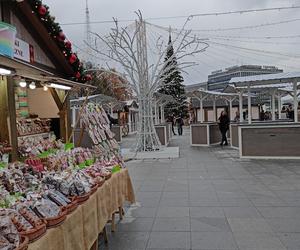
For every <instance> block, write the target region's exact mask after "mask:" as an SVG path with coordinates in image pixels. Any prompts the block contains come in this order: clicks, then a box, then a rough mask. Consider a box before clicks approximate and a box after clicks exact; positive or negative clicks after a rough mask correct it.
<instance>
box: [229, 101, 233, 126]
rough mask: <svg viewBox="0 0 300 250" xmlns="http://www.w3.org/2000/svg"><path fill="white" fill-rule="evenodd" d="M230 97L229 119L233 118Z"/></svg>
mask: <svg viewBox="0 0 300 250" xmlns="http://www.w3.org/2000/svg"><path fill="white" fill-rule="evenodd" d="M232 101H233V100H232V99H229V119H230V121H231V120H233V119H232Z"/></svg>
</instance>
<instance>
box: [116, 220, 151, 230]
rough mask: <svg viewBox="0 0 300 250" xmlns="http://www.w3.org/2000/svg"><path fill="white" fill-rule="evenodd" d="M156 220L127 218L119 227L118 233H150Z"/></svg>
mask: <svg viewBox="0 0 300 250" xmlns="http://www.w3.org/2000/svg"><path fill="white" fill-rule="evenodd" d="M153 222H154V218H133V217H125V218H124V219H123V220H121V221H120V223H118V225H117V231H121V232H150V231H151V229H152V226H153Z"/></svg>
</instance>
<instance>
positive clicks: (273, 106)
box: [272, 91, 276, 121]
mask: <svg viewBox="0 0 300 250" xmlns="http://www.w3.org/2000/svg"><path fill="white" fill-rule="evenodd" d="M275 120H276V117H275V91H272V121H275Z"/></svg>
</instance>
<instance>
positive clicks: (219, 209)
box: [101, 130, 300, 250]
mask: <svg viewBox="0 0 300 250" xmlns="http://www.w3.org/2000/svg"><path fill="white" fill-rule="evenodd" d="M184 132H185V135H184V136H182V137H175V138H174V139H173V141H172V144H173V145H179V146H180V158H179V159H175V160H147V161H131V162H128V163H127V165H128V169H129V171H130V174H131V177H132V180H133V183H134V187H135V191H136V196H137V201H138V202H137V204H136V205H134V206H132V207H130V208H129V209H128V211H127V212H126V216H125V219H124V220H123V221H122V222H120V223H119V224H118V225H117V231H116V232H115V233H114V234H110V235H109V240H110V243H109V246H108V247H107V248H106V249H111V250H119V249H120V250H121V249H122V250H144V249H152V250H155V249H156V250H160V249H169V250H170V249H213V250H217V249H219V250H221V249H227V250H229V249H230V250H231V249H240V250H244V249H245V250H248V249H253V250H282V249H284V250H286V249H289V250H299V249H300V192H299V191H300V162H299V161H298V162H297V161H288V162H287V161H262V160H259V161H254V160H251V161H250V160H249V161H248V160H240V159H239V158H238V156H237V151H235V150H232V149H230V148H223V149H222V148H221V147H214V148H192V147H190V146H189V135H188V134H187V133H188V131H187V130H186V131H184ZM101 248H102V249H103V246H102V247H101Z"/></svg>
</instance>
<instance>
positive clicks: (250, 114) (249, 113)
mask: <svg viewBox="0 0 300 250" xmlns="http://www.w3.org/2000/svg"><path fill="white" fill-rule="evenodd" d="M251 123H252V110H251V88H250V84H249V85H248V124H251Z"/></svg>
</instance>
